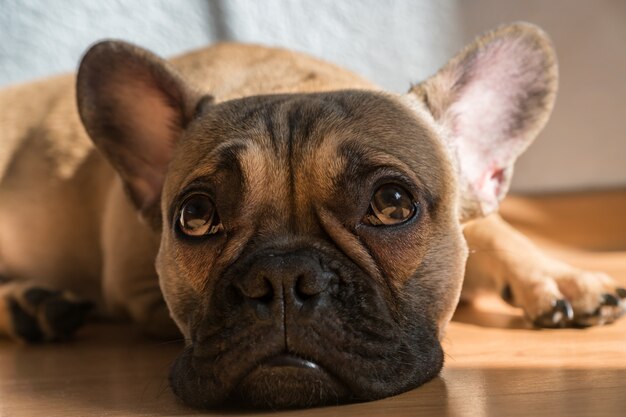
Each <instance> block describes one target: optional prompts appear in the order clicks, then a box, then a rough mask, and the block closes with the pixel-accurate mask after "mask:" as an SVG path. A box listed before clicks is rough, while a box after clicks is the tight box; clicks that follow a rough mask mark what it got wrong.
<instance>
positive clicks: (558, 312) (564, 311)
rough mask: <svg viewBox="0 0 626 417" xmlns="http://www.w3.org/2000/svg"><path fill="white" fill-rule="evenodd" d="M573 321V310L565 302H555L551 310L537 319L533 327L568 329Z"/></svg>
mask: <svg viewBox="0 0 626 417" xmlns="http://www.w3.org/2000/svg"><path fill="white" fill-rule="evenodd" d="M573 319H574V309H573V308H572V305H571V304H570V303H569V301H567V300H563V299H561V300H555V301H554V302H553V303H552V309H551V310H550V311H548V312H547V313H544V314H542V315H541V316H539V317H537V318H536V319H535V321H534V325H535V326H537V327H548V328H555V327H568V326H570V325H571V323H572V320H573Z"/></svg>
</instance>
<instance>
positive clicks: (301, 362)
mask: <svg viewBox="0 0 626 417" xmlns="http://www.w3.org/2000/svg"><path fill="white" fill-rule="evenodd" d="M234 393H235V395H234V398H233V400H234V401H232V402H233V403H234V404H237V405H240V404H241V403H245V404H247V405H249V406H252V407H257V408H258V407H262V408H266V407H267V408H275V409H278V408H301V407H311V406H315V405H320V404H339V403H341V402H345V401H346V397H347V396H348V393H349V390H348V389H347V388H346V386H345V385H344V384H343V383H342V382H340V381H339V379H338V378H336V377H335V376H334V375H332V374H331V373H330V372H329V371H327V370H326V369H325V368H324V367H323V366H321V365H320V364H318V363H317V362H314V361H312V360H309V359H304V358H302V357H299V356H296V355H293V354H289V353H281V354H278V355H275V356H271V357H270V358H268V359H267V360H264V361H262V362H261V363H260V364H259V365H257V366H256V367H255V368H254V369H252V371H250V372H249V373H248V374H247V375H245V376H244V377H243V378H242V379H241V381H240V382H239V384H238V386H237V387H236V388H235V390H234Z"/></svg>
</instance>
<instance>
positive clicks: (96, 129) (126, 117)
mask: <svg viewBox="0 0 626 417" xmlns="http://www.w3.org/2000/svg"><path fill="white" fill-rule="evenodd" d="M76 93H77V101H78V110H79V113H80V117H81V120H82V122H83V125H84V126H85V129H86V130H87V133H88V134H89V136H90V137H91V139H92V140H93V142H94V143H95V145H96V147H97V148H98V149H99V150H100V151H101V152H102V153H103V154H104V155H105V157H106V158H107V159H108V160H109V161H110V162H111V164H112V165H113V167H114V168H115V170H116V171H117V172H118V173H119V175H120V177H121V178H122V180H123V182H124V185H125V188H126V190H127V191H128V194H129V195H130V197H131V199H132V201H133V203H134V204H135V205H136V207H137V208H138V209H140V210H141V211H142V213H145V212H146V211H148V210H149V209H151V208H152V207H154V206H158V201H159V200H160V196H161V188H162V186H163V181H164V178H165V174H166V171H167V166H168V163H169V161H170V159H171V158H172V152H173V149H174V146H175V144H176V142H177V140H178V138H179V137H180V135H181V133H182V132H183V130H184V129H185V128H186V126H187V124H188V123H189V122H190V121H191V119H192V118H193V113H194V111H195V107H196V102H197V101H198V99H199V95H198V94H195V92H193V91H192V90H191V89H190V88H189V87H188V86H187V85H186V83H185V82H184V81H183V80H182V78H181V77H180V76H179V74H178V73H177V72H176V70H175V69H174V68H172V67H171V66H170V64H169V63H167V62H166V61H164V60H163V59H161V58H159V57H158V56H156V55H154V54H152V53H150V52H148V51H147V50H145V49H142V48H139V47H137V46H134V45H131V44H128V43H125V42H121V41H103V42H100V43H97V44H95V45H93V46H92V47H91V48H90V49H89V50H88V51H87V52H86V53H85V55H84V57H83V59H82V62H81V64H80V68H79V70H78V78H77V86H76Z"/></svg>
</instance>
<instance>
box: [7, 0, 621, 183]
mask: <svg viewBox="0 0 626 417" xmlns="http://www.w3.org/2000/svg"><path fill="white" fill-rule="evenodd" d="M515 20H527V21H530V22H533V23H536V24H539V25H540V26H542V27H543V28H544V29H545V30H546V31H547V32H548V33H550V35H551V36H552V38H553V40H554V42H555V45H556V48H557V53H558V55H559V61H560V65H561V91H560V94H559V99H558V102H557V106H556V109H555V112H554V115H553V117H552V120H551V121H550V123H549V124H548V127H547V128H546V130H545V131H544V133H542V135H541V137H540V139H539V140H538V141H537V143H535V144H534V145H533V146H532V147H531V148H530V150H529V151H528V153H527V154H525V155H524V156H523V157H522V159H521V160H520V161H519V163H518V165H517V172H516V176H515V179H514V183H513V188H514V190H516V191H518V192H545V191H555V190H572V189H590V188H606V187H616V186H624V185H626V45H625V41H626V1H622V0H595V1H587V0H551V1H545V0H527V1H521V0H500V1H498V0H467V1H461V0H351V1H348V0H334V1H333V0H316V1H304V0H262V1H261V0H258V1H255V0H223V1H219V0H184V1H174V0H145V1H131V0H126V1H122V0H109V1H104V0H82V1H79V0H22V1H18V0H0V86H2V85H6V84H9V83H15V82H23V81H27V80H30V79H33V78H37V77H44V76H47V75H50V74H55V73H59V72H66V71H73V70H74V69H75V67H76V64H77V62H78V60H79V59H80V56H81V54H82V52H83V51H84V50H85V48H87V46H88V45H89V44H90V43H92V42H94V41H96V40H98V39H102V38H121V39H126V40H129V41H132V42H135V43H137V44H140V45H142V46H144V47H147V48H149V49H152V50H153V51H155V52H157V53H159V54H161V55H165V56H169V55H172V54H176V53H179V52H182V51H185V50H189V49H193V48H198V47H201V46H203V45H206V44H208V43H211V42H214V41H217V40H237V41H244V42H254V43H263V44H268V45H280V46H286V47H289V48H293V49H297V50H300V51H304V52H308V53H311V54H313V55H316V56H319V57H322V58H325V59H327V60H329V61H332V62H335V63H337V64H340V65H343V66H345V67H347V68H350V69H352V70H354V71H356V72H358V73H360V74H362V75H364V76H366V77H368V78H370V79H372V80H373V81H375V82H377V83H379V84H380V85H382V86H383V87H385V88H387V89H389V90H392V91H396V92H404V91H406V90H407V88H408V86H409V84H410V83H411V82H417V81H419V80H421V79H424V78H425V77H427V76H428V75H430V74H432V73H433V72H435V71H436V70H437V68H439V67H440V66H441V65H443V64H444V63H445V62H446V60H447V59H448V58H449V57H450V56H451V55H452V54H454V53H455V52H456V51H457V50H458V49H459V48H461V47H462V46H463V45H464V44H465V43H466V42H469V41H470V40H471V39H472V38H473V37H474V36H475V35H477V34H478V33H480V32H482V31H484V30H487V29H489V28H492V27H494V26H497V25H499V24H501V23H505V22H510V21H515ZM1 110H2V109H0V111H1Z"/></svg>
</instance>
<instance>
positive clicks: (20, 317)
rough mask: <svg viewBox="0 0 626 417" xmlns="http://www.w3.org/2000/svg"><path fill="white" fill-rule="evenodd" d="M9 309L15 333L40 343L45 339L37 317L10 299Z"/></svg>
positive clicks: (28, 340) (32, 341) (29, 340)
mask: <svg viewBox="0 0 626 417" xmlns="http://www.w3.org/2000/svg"><path fill="white" fill-rule="evenodd" d="M9 311H10V312H11V320H12V322H13V329H14V330H15V334H16V335H17V336H18V337H20V338H21V339H23V340H25V341H26V342H29V343H38V342H41V341H42V340H43V333H42V332H41V329H40V328H39V323H37V319H36V318H35V317H33V316H31V315H30V314H28V313H27V312H25V311H24V309H22V307H21V306H20V305H19V304H18V302H17V301H15V300H13V299H10V300H9Z"/></svg>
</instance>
